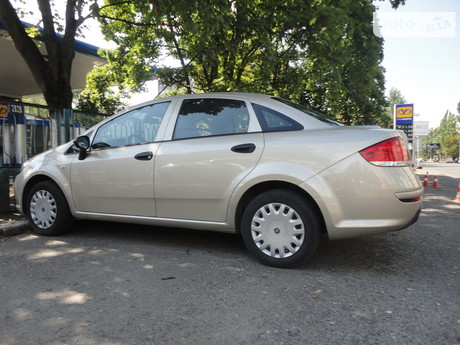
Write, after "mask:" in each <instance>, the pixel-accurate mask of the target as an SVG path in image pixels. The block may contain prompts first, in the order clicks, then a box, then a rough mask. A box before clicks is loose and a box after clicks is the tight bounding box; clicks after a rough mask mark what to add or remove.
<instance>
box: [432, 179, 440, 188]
mask: <svg viewBox="0 0 460 345" xmlns="http://www.w3.org/2000/svg"><path fill="white" fill-rule="evenodd" d="M438 187H439V183H438V177H437V176H435V177H434V181H433V188H438Z"/></svg>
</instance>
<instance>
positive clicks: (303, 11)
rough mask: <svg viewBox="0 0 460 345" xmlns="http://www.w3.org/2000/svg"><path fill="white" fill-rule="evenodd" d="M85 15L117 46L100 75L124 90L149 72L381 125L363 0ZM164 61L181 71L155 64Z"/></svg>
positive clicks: (130, 8) (378, 50)
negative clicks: (280, 99)
mask: <svg viewBox="0 0 460 345" xmlns="http://www.w3.org/2000/svg"><path fill="white" fill-rule="evenodd" d="M92 9H93V11H94V14H95V15H96V16H97V17H98V18H99V21H100V23H101V25H102V31H103V34H104V35H105V37H106V38H107V39H109V40H113V41H114V42H115V43H116V44H117V45H118V47H117V49H116V50H115V51H112V52H109V53H108V54H109V61H110V68H111V69H110V70H105V71H102V70H100V72H104V73H107V74H110V73H112V74H113V75H115V76H116V77H117V78H118V80H119V81H120V82H122V84H124V85H128V88H127V90H129V91H131V90H133V87H135V86H136V85H139V83H142V82H144V81H145V80H146V79H148V78H149V69H148V68H146V67H145V66H156V67H159V69H158V70H157V71H155V73H156V74H157V75H158V76H160V78H161V81H162V83H163V85H164V86H166V87H168V88H175V89H176V90H179V91H176V92H188V93H191V92H210V91H246V92H261V93H269V94H274V95H276V96H281V97H285V98H287V99H289V100H291V101H295V102H297V103H301V104H304V105H307V106H310V107H312V108H315V109H318V110H320V111H322V112H323V113H325V114H327V115H328V116H331V117H334V118H335V119H337V120H339V121H342V122H344V123H348V124H379V125H383V126H387V122H388V121H387V119H386V117H385V115H384V108H385V106H386V100H385V97H384V75H383V69H382V67H381V66H380V62H381V60H382V59H383V53H382V44H383V41H382V39H381V38H378V37H376V36H375V35H374V34H373V31H372V13H373V11H374V10H375V7H374V5H373V4H372V2H370V1H368V0H342V1H335V0H308V1H306V0H287V1H282V2H280V1H268V0H238V1H229V0H207V1H202V0H200V1H197V0H175V1H164V0H150V1H147V0H143V1H140V0H139V1H122V2H120V1H119V0H106V1H105V4H104V5H103V6H95V5H94V6H93V7H92ZM166 57H172V58H174V59H176V60H177V61H178V62H179V64H180V67H178V68H168V67H163V66H162V65H163V59H165V58H166ZM115 79H116V78H113V81H115ZM100 91H101V90H100V89H99V92H100ZM102 91H103V90H102Z"/></svg>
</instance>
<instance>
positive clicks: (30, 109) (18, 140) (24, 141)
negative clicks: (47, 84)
mask: <svg viewBox="0 0 460 345" xmlns="http://www.w3.org/2000/svg"><path fill="white" fill-rule="evenodd" d="M107 116H109V115H107V114H89V113H83V112H80V111H75V110H72V109H64V110H62V111H55V110H53V109H51V108H49V107H47V106H44V105H39V104H31V103H22V102H14V101H11V100H2V99H0V167H17V166H20V165H21V164H22V163H24V162H25V161H26V160H27V159H29V158H30V157H33V156H35V155H37V154H39V153H41V152H44V151H46V150H48V149H50V148H52V147H54V146H57V145H60V144H63V143H65V142H68V141H70V140H72V139H73V138H75V137H77V136H78V135H80V134H81V133H83V132H84V131H85V130H86V129H87V128H89V127H92V126H93V125H95V124H97V123H98V122H100V121H101V120H103V119H104V118H106V117H107Z"/></svg>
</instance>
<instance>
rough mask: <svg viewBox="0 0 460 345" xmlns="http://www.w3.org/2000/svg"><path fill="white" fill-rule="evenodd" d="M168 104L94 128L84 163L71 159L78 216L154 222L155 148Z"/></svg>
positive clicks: (139, 109) (133, 112) (126, 115)
mask: <svg viewBox="0 0 460 345" xmlns="http://www.w3.org/2000/svg"><path fill="white" fill-rule="evenodd" d="M168 107H169V102H162V103H155V104H153V105H148V106H144V107H141V108H138V109H134V110H132V111H130V112H128V113H125V114H123V115H121V116H119V117H116V118H114V119H113V120H112V121H109V122H107V123H105V124H103V125H102V126H101V127H99V128H98V130H97V132H96V134H95V136H94V139H93V144H92V149H91V150H90V151H89V152H88V156H87V157H86V159H84V160H77V159H75V160H74V161H73V163H72V167H71V184H72V193H73V199H74V203H75V206H76V208H77V210H78V211H82V212H92V213H104V214H116V215H130V216H155V213H156V212H155V202H154V191H153V172H154V162H155V154H156V152H157V150H158V147H159V145H160V144H159V143H157V142H155V138H156V135H157V133H158V129H159V126H160V124H161V122H162V119H163V117H164V115H165V113H166V111H167V109H168Z"/></svg>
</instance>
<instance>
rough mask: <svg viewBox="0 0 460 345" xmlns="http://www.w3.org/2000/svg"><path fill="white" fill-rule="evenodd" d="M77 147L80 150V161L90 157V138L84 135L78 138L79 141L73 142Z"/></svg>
mask: <svg viewBox="0 0 460 345" xmlns="http://www.w3.org/2000/svg"><path fill="white" fill-rule="evenodd" d="M73 143H74V144H75V146H76V147H78V148H79V149H80V153H79V154H78V159H79V160H81V161H82V160H84V159H85V158H86V156H87V155H88V149H89V145H90V141H89V137H88V136H86V135H82V136H81V137H78V138H77V139H75V140H74V142H73Z"/></svg>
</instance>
